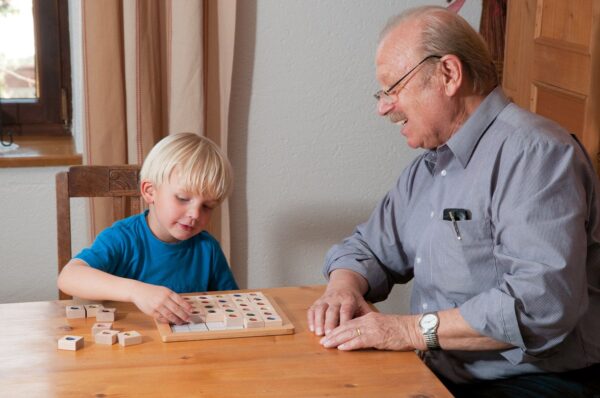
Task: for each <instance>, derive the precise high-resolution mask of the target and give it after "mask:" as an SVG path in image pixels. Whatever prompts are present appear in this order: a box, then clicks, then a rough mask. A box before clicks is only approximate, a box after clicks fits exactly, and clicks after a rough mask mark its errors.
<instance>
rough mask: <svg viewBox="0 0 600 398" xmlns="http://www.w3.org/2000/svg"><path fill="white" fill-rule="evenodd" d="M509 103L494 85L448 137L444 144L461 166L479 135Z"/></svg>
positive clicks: (499, 88)
mask: <svg viewBox="0 0 600 398" xmlns="http://www.w3.org/2000/svg"><path fill="white" fill-rule="evenodd" d="M509 103H510V101H509V100H508V98H506V96H505V95H504V92H503V91H502V88H501V87H500V86H498V87H496V88H495V89H494V90H493V91H492V92H491V93H489V94H488V96H487V97H485V99H484V100H483V102H481V104H479V106H478V107H477V109H476V110H475V112H473V114H472V115H471V116H470V117H469V118H468V119H467V121H466V122H465V124H463V125H462V126H461V127H460V128H459V129H458V131H457V132H456V133H455V134H453V135H452V137H450V139H449V140H448V142H447V143H446V145H447V146H448V147H449V148H450V150H451V151H452V153H453V154H454V156H456V157H457V158H458V160H459V161H460V163H461V164H462V166H463V168H465V167H467V164H468V163H469V159H471V155H472V154H473V151H474V150H475V146H477V142H479V139H480V138H481V136H483V134H484V133H485V132H486V130H487V129H488V127H489V126H490V125H491V124H492V122H493V121H494V120H495V119H496V117H497V116H498V114H499V113H500V112H501V111H502V110H503V109H504V108H505V107H506V106H507V105H508V104H509Z"/></svg>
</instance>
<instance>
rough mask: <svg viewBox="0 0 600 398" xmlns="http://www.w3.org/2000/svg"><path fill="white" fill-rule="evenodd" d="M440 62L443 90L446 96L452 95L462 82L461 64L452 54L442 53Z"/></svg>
mask: <svg viewBox="0 0 600 398" xmlns="http://www.w3.org/2000/svg"><path fill="white" fill-rule="evenodd" d="M440 64H441V69H442V82H443V84H444V91H445V93H446V95H447V96H449V97H453V96H454V95H456V93H457V92H458V90H459V89H460V87H461V86H462V85H463V83H464V73H463V64H462V62H461V61H460V59H459V58H458V57H457V56H456V55H453V54H448V55H444V56H443V57H442V59H441V60H440Z"/></svg>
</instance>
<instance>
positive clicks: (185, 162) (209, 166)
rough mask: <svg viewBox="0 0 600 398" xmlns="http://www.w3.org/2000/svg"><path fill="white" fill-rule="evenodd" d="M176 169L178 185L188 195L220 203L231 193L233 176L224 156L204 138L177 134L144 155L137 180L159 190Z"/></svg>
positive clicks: (168, 137) (164, 139)
mask: <svg viewBox="0 0 600 398" xmlns="http://www.w3.org/2000/svg"><path fill="white" fill-rule="evenodd" d="M175 168H177V172H178V175H179V181H178V182H179V183H180V184H182V185H183V187H184V189H185V190H187V191H189V192H194V193H199V194H202V195H203V196H206V197H208V198H210V199H211V200H217V201H219V202H222V201H223V200H225V198H226V197H227V195H229V192H230V190H231V186H232V182H233V175H232V174H233V173H232V170H231V164H230V163H229V160H228V159H227V156H226V155H225V154H224V153H223V152H222V151H221V149H220V148H219V147H218V146H217V145H216V144H215V143H214V142H212V141H211V140H209V139H208V138H206V137H202V136H200V135H197V134H194V133H178V134H172V135H169V136H167V137H165V138H163V139H162V140H160V141H159V142H158V143H157V144H156V145H155V146H154V147H153V148H152V149H151V150H150V153H148V156H146V159H145V160H144V164H143V165H142V170H141V171H140V180H148V181H151V182H152V183H153V184H155V185H156V186H157V187H159V186H160V185H161V184H163V183H164V182H168V181H169V179H170V178H171V174H172V173H173V170H175Z"/></svg>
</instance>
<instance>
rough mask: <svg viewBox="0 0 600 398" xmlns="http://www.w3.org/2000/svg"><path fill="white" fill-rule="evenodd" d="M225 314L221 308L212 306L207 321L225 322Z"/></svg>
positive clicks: (207, 313)
mask: <svg viewBox="0 0 600 398" xmlns="http://www.w3.org/2000/svg"><path fill="white" fill-rule="evenodd" d="M224 319H225V314H224V312H223V310H222V309H220V308H211V309H209V310H208V311H207V312H206V321H205V322H206V323H208V322H223V320H224Z"/></svg>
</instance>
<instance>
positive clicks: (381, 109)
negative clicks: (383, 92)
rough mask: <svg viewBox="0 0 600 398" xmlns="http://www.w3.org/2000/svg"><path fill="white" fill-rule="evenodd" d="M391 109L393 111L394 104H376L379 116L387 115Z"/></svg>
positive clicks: (381, 101) (384, 102)
mask: <svg viewBox="0 0 600 398" xmlns="http://www.w3.org/2000/svg"><path fill="white" fill-rule="evenodd" d="M392 109H394V103H389V102H386V101H383V100H380V101H379V102H377V113H379V116H385V115H387V114H388V113H390V111H391V110H392Z"/></svg>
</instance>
